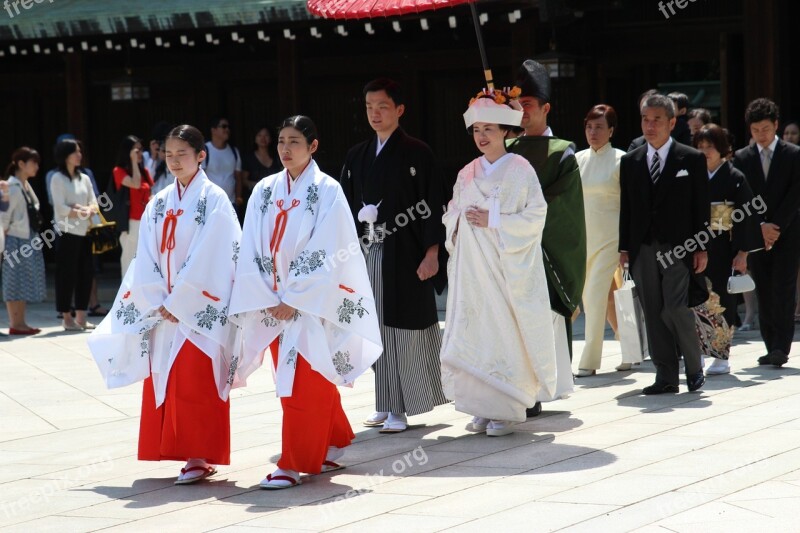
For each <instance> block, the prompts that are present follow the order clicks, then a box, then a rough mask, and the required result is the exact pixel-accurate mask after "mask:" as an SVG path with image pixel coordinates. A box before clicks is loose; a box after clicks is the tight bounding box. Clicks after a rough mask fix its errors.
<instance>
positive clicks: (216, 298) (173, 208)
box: [88, 169, 241, 407]
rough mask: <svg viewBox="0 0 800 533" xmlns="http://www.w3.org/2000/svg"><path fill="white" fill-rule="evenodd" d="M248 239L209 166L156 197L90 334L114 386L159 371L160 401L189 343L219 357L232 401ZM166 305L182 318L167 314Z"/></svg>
mask: <svg viewBox="0 0 800 533" xmlns="http://www.w3.org/2000/svg"><path fill="white" fill-rule="evenodd" d="M178 187H181V195H179V194H178V193H179V191H178ZM240 239H241V228H240V227H239V223H238V220H237V218H236V213H235V212H234V210H233V207H232V206H231V202H230V200H229V199H228V197H227V195H226V194H225V192H224V191H223V190H222V189H220V188H219V187H218V186H217V185H214V184H213V183H212V182H211V181H210V180H209V179H208V177H207V176H206V174H205V172H203V170H202V169H200V170H199V171H198V173H197V174H196V175H195V176H194V178H193V179H192V181H191V182H189V185H188V187H186V188H185V189H184V188H183V187H182V186H181V185H180V184H179V183H178V181H177V180H175V182H174V183H173V184H172V185H169V186H168V187H166V188H165V189H164V190H162V191H161V192H159V193H158V194H157V195H156V196H154V197H153V198H151V200H150V202H149V203H148V204H147V207H146V208H145V211H144V215H142V224H141V226H140V230H139V244H138V247H137V249H136V257H135V259H134V260H133V262H132V263H131V266H130V267H129V268H128V272H127V273H126V274H125V278H124V279H123V280H122V286H121V287H120V288H119V292H118V293H117V297H116V299H115V301H114V305H113V307H112V309H111V311H110V312H109V313H108V315H106V317H105V318H104V319H103V321H102V322H101V323H100V324H99V326H98V327H97V329H95V330H94V331H93V332H92V334H91V335H90V336H89V341H88V342H89V349H90V350H91V352H92V356H93V357H94V360H95V362H96V363H97V366H98V367H99V368H100V372H101V373H102V375H103V377H104V378H105V381H106V385H107V386H108V387H109V388H113V387H122V386H125V385H129V384H131V383H135V382H137V381H142V380H144V379H145V378H147V377H148V376H150V375H151V374H152V377H153V388H154V391H155V398H156V407H158V406H160V405H161V404H162V403H163V402H164V397H165V394H166V388H167V380H168V378H169V372H170V368H171V367H172V364H173V362H174V361H175V358H176V357H177V355H178V352H179V351H180V349H181V346H182V345H183V343H184V342H185V341H186V340H189V341H191V342H192V343H194V344H195V345H196V346H197V347H198V348H199V349H200V350H202V352H203V353H205V354H206V355H207V356H208V357H209V358H210V359H211V361H212V366H213V369H214V379H215V381H216V384H217V390H218V392H219V397H220V399H222V400H227V398H228V392H229V391H230V388H231V385H232V384H233V383H234V377H235V371H236V362H235V361H232V360H231V354H232V350H231V347H232V346H233V341H234V338H235V331H236V327H235V326H234V325H232V324H231V323H230V322H229V320H228V302H229V301H230V296H231V289H232V287H233V276H234V272H235V265H236V260H237V257H238V254H239V240H240ZM162 305H163V306H164V307H165V308H166V309H167V310H168V311H169V312H170V313H172V314H173V315H174V316H175V317H176V318H177V319H178V320H179V323H177V324H175V323H172V322H169V321H167V320H164V319H163V318H161V315H160V314H159V312H158V309H159V307H160V306H162ZM237 384H238V383H237Z"/></svg>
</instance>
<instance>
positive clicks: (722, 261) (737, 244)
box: [705, 161, 764, 326]
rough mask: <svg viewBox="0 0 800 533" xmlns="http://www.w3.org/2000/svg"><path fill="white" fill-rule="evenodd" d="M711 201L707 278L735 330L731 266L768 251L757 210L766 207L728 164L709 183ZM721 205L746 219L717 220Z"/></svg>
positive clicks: (726, 317) (741, 176)
mask: <svg viewBox="0 0 800 533" xmlns="http://www.w3.org/2000/svg"><path fill="white" fill-rule="evenodd" d="M708 199H709V200H710V201H711V205H712V209H711V213H712V217H711V226H710V229H711V231H710V232H709V235H711V236H712V238H711V240H710V241H709V242H708V244H707V245H706V247H707V250H708V266H707V267H706V271H705V275H706V277H707V278H708V279H710V280H711V288H712V290H713V291H714V292H715V293H717V294H718V295H719V303H720V305H721V306H722V307H724V308H725V312H724V313H723V316H724V317H725V320H726V322H727V323H728V325H730V326H734V325H736V318H737V314H736V295H735V294H728V290H727V285H728V278H729V277H730V275H731V264H732V263H733V258H734V257H736V254H737V253H739V252H740V251H742V252H753V251H756V250H760V249H761V248H763V247H764V241H763V239H762V237H761V228H760V222H761V217H760V215H759V214H758V209H757V208H758V207H759V206H762V205H763V204H761V203H759V202H756V203H755V204H754V203H753V191H752V190H751V189H750V185H749V184H748V183H747V179H746V178H745V176H744V174H742V173H741V172H740V171H739V170H737V169H736V168H734V166H733V165H732V164H731V163H730V162H728V161H726V162H724V163H722V165H721V166H720V167H719V168H718V169H717V171H716V172H715V173H714V175H713V176H712V177H711V178H710V179H709V180H708ZM721 203H725V204H727V205H728V206H729V207H730V208H731V209H733V210H735V211H738V212H739V213H741V215H742V216H743V218H740V217H739V216H736V217H734V219H733V220H731V221H730V222H727V221H720V220H719V219H718V218H715V217H714V216H713V214H714V212H715V208H714V206H715V204H716V205H721ZM717 209H718V208H717ZM762 209H763V207H762ZM748 212H749V213H750V214H748ZM737 220H738V222H737Z"/></svg>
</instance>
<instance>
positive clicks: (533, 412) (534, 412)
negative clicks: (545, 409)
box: [525, 402, 542, 418]
mask: <svg viewBox="0 0 800 533" xmlns="http://www.w3.org/2000/svg"><path fill="white" fill-rule="evenodd" d="M540 414H542V402H536V403H535V404H534V405H533V407H528V408H527V409H525V416H526V417H527V418H533V417H535V416H539V415H540Z"/></svg>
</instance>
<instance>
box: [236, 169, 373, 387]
mask: <svg viewBox="0 0 800 533" xmlns="http://www.w3.org/2000/svg"><path fill="white" fill-rule="evenodd" d="M290 183H291V182H290V178H289V177H288V174H287V172H286V171H281V172H279V173H277V174H273V175H271V176H268V177H266V178H264V179H262V180H261V181H260V182H259V183H258V184H257V185H256V186H255V188H254V189H253V194H252V196H251V197H250V201H249V203H248V206H247V215H246V217H245V221H244V233H243V237H242V251H241V260H240V261H239V265H238V267H237V269H236V281H235V283H234V288H233V295H232V297H231V307H230V313H231V320H232V321H234V322H236V323H238V324H239V325H240V326H241V328H242V331H241V339H240V340H239V341H237V349H239V350H241V363H240V366H239V375H240V377H241V378H242V379H245V378H246V377H247V376H248V375H249V374H251V373H252V372H253V371H255V370H256V369H257V368H258V367H259V366H260V365H261V364H262V363H263V359H264V353H265V350H268V349H269V346H270V344H271V343H272V342H273V341H274V340H275V339H276V338H278V337H279V336H280V341H281V342H280V348H279V354H278V364H277V368H276V369H274V370H275V374H274V376H275V381H276V392H277V395H278V396H279V397H287V396H291V395H292V386H293V384H294V373H295V367H296V365H297V354H298V353H299V354H301V355H302V356H303V358H304V359H306V361H308V363H309V364H310V365H311V368H313V369H314V370H316V371H317V372H319V373H320V374H322V375H323V376H324V377H325V378H326V379H327V380H328V381H330V382H331V383H334V384H335V385H347V386H352V385H353V382H354V381H355V379H356V378H357V377H358V376H360V375H361V374H363V373H364V371H366V369H367V368H369V367H370V366H371V365H372V364H373V363H374V362H375V361H376V360H377V359H378V357H379V356H380V355H381V353H382V352H383V344H382V342H381V335H380V330H379V327H378V314H377V312H376V310H375V299H374V297H373V294H372V288H371V286H370V283H369V278H368V276H367V267H366V263H365V261H364V256H363V254H362V252H361V247H360V245H359V242H358V236H357V234H356V229H355V226H354V224H353V217H352V214H351V212H350V208H349V206H348V204H347V200H346V198H345V196H344V193H343V192H342V189H341V187H340V186H339V183H338V182H337V181H336V180H334V179H333V178H331V177H330V176H328V175H327V174H324V173H323V172H322V171H321V170H320V169H319V167H317V164H316V163H315V162H314V161H313V160H312V161H311V162H310V163H309V165H308V167H307V168H306V169H305V170H304V171H303V172H302V173H301V174H300V176H298V178H297V180H295V181H294V182H293V183H291V191H290ZM282 211H283V212H284V213H285V215H281V212H282ZM281 219H282V220H281ZM284 224H285V226H284ZM282 227H283V228H284V229H281V228H282ZM276 245H277V250H276ZM281 302H284V303H285V304H287V305H289V306H291V307H293V308H294V309H295V310H296V313H295V316H294V318H292V319H291V320H277V319H275V318H274V317H272V316H271V315H270V314H269V312H268V311H267V308H268V307H274V306H276V305H278V304H279V303H281ZM272 366H273V365H272V364H271V361H270V367H272Z"/></svg>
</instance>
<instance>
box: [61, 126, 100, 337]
mask: <svg viewBox="0 0 800 533" xmlns="http://www.w3.org/2000/svg"><path fill="white" fill-rule="evenodd" d="M55 157H56V165H57V167H58V172H56V174H55V175H54V176H53V179H52V181H51V183H50V192H51V194H52V196H53V212H54V215H55V223H56V227H55V230H56V233H59V234H60V236H59V238H58V241H57V243H56V264H57V265H58V269H57V270H56V310H57V311H58V312H59V313H61V314H62V316H63V317H64V323H63V326H64V329H65V330H66V331H80V330H84V329H94V325H93V324H90V323H89V322H87V321H86V308H87V307H88V306H89V292H90V291H91V288H92V278H93V276H94V272H93V268H92V243H91V240H90V239H89V237H87V235H86V234H87V231H88V229H89V226H90V224H91V221H90V218H91V217H92V215H94V214H97V213H98V212H99V210H98V207H97V198H96V197H95V195H94V189H93V188H92V182H91V180H90V179H89V176H87V175H86V174H84V173H82V172H81V171H80V163H81V157H82V156H81V148H80V145H79V144H78V142H77V141H75V140H73V139H67V140H63V141H61V142H60V143H58V144H57V145H56V149H55ZM73 296H74V298H75V319H74V320H73V319H72V316H71V315H70V307H71V301H72V298H73Z"/></svg>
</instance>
